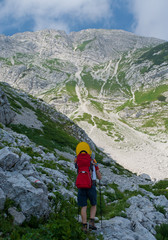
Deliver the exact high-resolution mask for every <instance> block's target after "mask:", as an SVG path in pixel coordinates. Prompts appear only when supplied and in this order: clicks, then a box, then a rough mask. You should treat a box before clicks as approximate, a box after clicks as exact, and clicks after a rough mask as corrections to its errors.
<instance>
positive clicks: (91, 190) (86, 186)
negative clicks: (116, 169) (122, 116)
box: [75, 142, 101, 232]
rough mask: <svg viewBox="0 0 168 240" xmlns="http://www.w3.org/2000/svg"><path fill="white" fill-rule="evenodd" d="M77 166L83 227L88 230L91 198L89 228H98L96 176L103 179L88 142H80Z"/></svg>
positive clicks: (79, 203)
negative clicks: (96, 220)
mask: <svg viewBox="0 0 168 240" xmlns="http://www.w3.org/2000/svg"><path fill="white" fill-rule="evenodd" d="M75 167H76V168H77V171H78V175H77V179H76V186H77V188H78V206H80V207H81V218H82V229H83V230H84V232H87V200H88V199H89V201H90V204H91V208H90V219H89V229H91V230H97V228H96V226H95V215H96V205H97V191H96V178H98V179H99V180H100V179H101V173H100V171H99V167H98V164H97V162H96V160H95V159H94V158H92V151H91V149H90V146H89V144H88V143H86V142H80V143H79V144H78V145H77V147H76V158H75Z"/></svg>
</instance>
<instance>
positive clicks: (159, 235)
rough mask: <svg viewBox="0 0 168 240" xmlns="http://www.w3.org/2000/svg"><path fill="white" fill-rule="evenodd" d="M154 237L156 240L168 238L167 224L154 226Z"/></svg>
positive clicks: (167, 239)
mask: <svg viewBox="0 0 168 240" xmlns="http://www.w3.org/2000/svg"><path fill="white" fill-rule="evenodd" d="M155 230H156V236H155V237H156V239H157V240H168V224H165V223H163V224H161V225H160V226H156V228H155Z"/></svg>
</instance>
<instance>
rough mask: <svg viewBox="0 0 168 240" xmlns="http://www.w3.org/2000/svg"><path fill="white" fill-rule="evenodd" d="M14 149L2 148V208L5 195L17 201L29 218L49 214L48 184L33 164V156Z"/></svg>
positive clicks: (0, 171) (0, 160) (0, 167)
mask: <svg viewBox="0 0 168 240" xmlns="http://www.w3.org/2000/svg"><path fill="white" fill-rule="evenodd" d="M13 151H14V149H13V150H12V149H10V148H8V147H4V148H2V149H1V150H0V186H1V192H0V193H1V204H0V206H1V209H3V206H4V196H5V197H6V198H9V199H12V200H13V201H15V203H16V204H17V205H19V206H20V208H21V211H22V213H23V214H24V215H25V216H26V217H27V218H29V217H30V216H31V215H34V216H36V217H38V218H39V217H42V216H43V217H44V216H48V214H49V201H48V195H47V187H46V185H45V184H44V183H43V181H41V178H40V176H39V174H38V172H37V171H36V170H35V168H34V167H33V165H31V163H30V159H31V158H30V157H29V156H28V155H26V154H24V153H22V154H21V156H19V155H18V154H16V153H14V152H13ZM28 176H29V177H28ZM30 176H33V182H32V181H30V180H29V178H30ZM36 182H38V184H36ZM39 182H40V183H41V184H39Z"/></svg>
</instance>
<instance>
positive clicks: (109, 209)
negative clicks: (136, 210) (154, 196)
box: [102, 183, 142, 219]
mask: <svg viewBox="0 0 168 240" xmlns="http://www.w3.org/2000/svg"><path fill="white" fill-rule="evenodd" d="M108 186H109V187H110V188H112V189H114V190H115V192H114V193H109V192H105V193H104V195H106V197H107V199H106V203H105V202H103V208H102V210H103V216H104V217H105V218H106V219H110V218H113V217H115V216H121V217H126V213H125V209H126V208H128V207H129V206H130V205H129V204H128V203H127V200H128V199H129V198H130V197H132V196H137V195H138V194H141V192H138V191H128V190H126V191H125V192H121V191H120V190H119V189H118V185H117V184H115V183H112V184H109V185H108ZM141 195H142V194H141Z"/></svg>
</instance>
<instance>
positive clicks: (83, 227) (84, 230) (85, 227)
mask: <svg viewBox="0 0 168 240" xmlns="http://www.w3.org/2000/svg"><path fill="white" fill-rule="evenodd" d="M82 231H83V232H84V233H87V223H82Z"/></svg>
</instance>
